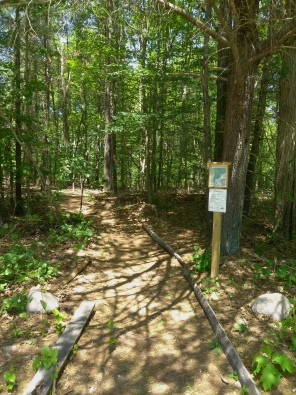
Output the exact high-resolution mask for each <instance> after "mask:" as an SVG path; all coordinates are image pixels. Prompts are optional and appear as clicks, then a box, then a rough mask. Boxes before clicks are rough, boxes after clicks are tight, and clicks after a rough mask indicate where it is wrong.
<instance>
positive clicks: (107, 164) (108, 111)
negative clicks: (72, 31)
mask: <svg viewBox="0 0 296 395" xmlns="http://www.w3.org/2000/svg"><path fill="white" fill-rule="evenodd" d="M107 10H108V15H107V20H106V41H107V46H108V48H109V54H108V55H107V57H106V82H105V139H104V143H105V145H104V189H105V190H106V191H111V190H112V189H113V161H114V156H113V155H114V152H113V142H112V133H111V132H110V124H111V121H112V117H113V92H112V82H111V80H110V76H109V72H110V70H109V69H110V65H111V64H112V58H111V55H110V51H111V48H112V26H113V19H112V11H113V1H112V0H108V1H107Z"/></svg>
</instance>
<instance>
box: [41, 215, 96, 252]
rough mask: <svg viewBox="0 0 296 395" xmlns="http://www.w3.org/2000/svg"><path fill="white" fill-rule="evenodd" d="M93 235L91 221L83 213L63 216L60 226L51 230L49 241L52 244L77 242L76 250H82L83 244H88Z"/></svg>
mask: <svg viewBox="0 0 296 395" xmlns="http://www.w3.org/2000/svg"><path fill="white" fill-rule="evenodd" d="M52 221H53V219H52ZM93 235H94V230H93V228H92V226H91V220H90V219H88V218H85V217H84V215H83V214H82V213H80V214H73V213H71V214H65V215H61V217H60V221H59V224H57V225H56V227H51V228H50V229H49V237H48V241H49V242H50V243H52V244H59V243H63V242H65V241H72V242H73V241H74V242H77V243H76V244H75V245H74V248H76V249H82V248H83V247H84V245H83V243H82V242H87V241H88V240H89V239H90V237H92V236H93Z"/></svg>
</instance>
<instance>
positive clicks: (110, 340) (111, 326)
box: [107, 319, 117, 345]
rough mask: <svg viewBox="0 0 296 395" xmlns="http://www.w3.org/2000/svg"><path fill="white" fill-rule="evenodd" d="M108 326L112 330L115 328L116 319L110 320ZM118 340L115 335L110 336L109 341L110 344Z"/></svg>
mask: <svg viewBox="0 0 296 395" xmlns="http://www.w3.org/2000/svg"><path fill="white" fill-rule="evenodd" d="M107 327H108V329H109V330H110V331H111V332H112V331H113V330H114V321H113V320H112V319H111V320H109V321H108V324H107ZM116 341H117V340H116V338H115V337H110V338H109V339H108V343H109V344H110V345H112V344H115V343H116Z"/></svg>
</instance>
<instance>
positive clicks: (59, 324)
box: [52, 309, 64, 335]
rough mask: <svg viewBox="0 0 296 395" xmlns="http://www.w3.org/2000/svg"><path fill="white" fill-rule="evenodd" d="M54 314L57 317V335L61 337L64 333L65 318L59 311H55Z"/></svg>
mask: <svg viewBox="0 0 296 395" xmlns="http://www.w3.org/2000/svg"><path fill="white" fill-rule="evenodd" d="M52 314H53V315H54V316H55V321H56V322H55V329H56V331H57V333H58V334H59V335H60V334H61V333H62V332H63V331H64V327H63V318H64V314H63V313H61V312H60V311H59V310H58V309H53V310H52Z"/></svg>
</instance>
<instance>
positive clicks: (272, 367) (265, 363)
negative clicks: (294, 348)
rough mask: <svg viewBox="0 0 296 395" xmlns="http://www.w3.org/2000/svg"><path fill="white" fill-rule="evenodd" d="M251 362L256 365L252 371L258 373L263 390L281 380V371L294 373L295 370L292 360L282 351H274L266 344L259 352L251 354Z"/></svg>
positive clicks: (276, 384)
mask: <svg viewBox="0 0 296 395" xmlns="http://www.w3.org/2000/svg"><path fill="white" fill-rule="evenodd" d="M253 363H254V364H255V365H256V366H255V368H254V373H255V374H259V379H260V381H261V383H262V386H263V389H264V391H268V390H270V389H271V388H272V387H275V388H276V387H277V386H278V384H279V383H280V381H281V377H282V373H285V372H287V373H294V372H295V371H296V369H295V367H294V365H293V362H292V361H291V360H290V359H289V358H288V356H287V355H286V354H284V353H280V352H276V351H275V350H274V348H273V347H272V346H270V345H268V344H264V345H262V346H261V353H260V354H255V355H253Z"/></svg>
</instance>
